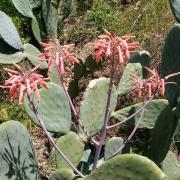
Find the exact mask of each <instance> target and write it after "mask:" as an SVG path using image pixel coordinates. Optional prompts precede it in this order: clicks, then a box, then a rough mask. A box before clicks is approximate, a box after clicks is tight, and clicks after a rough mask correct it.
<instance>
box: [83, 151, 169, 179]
mask: <svg viewBox="0 0 180 180" xmlns="http://www.w3.org/2000/svg"><path fill="white" fill-rule="evenodd" d="M95 179H97V180H110V179H111V180H117V179H118V180H136V179H141V180H147V179H152V180H165V179H166V175H165V174H164V173H163V172H162V171H161V169H160V168H159V167H158V166H157V165H156V164H154V163H153V162H152V161H151V160H150V159H148V158H146V157H144V156H140V155H137V154H123V155H118V156H116V157H114V158H112V159H110V160H107V161H106V162H105V163H104V164H103V165H101V166H100V167H99V168H97V169H96V170H94V171H93V172H92V173H91V174H90V175H89V176H87V177H86V178H84V180H95Z"/></svg>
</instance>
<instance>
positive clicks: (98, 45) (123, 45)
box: [91, 29, 140, 64]
mask: <svg viewBox="0 0 180 180" xmlns="http://www.w3.org/2000/svg"><path fill="white" fill-rule="evenodd" d="M104 33H105V34H104V35H100V36H98V40H96V41H95V42H93V43H91V46H92V47H93V49H94V53H93V57H94V59H95V60H96V62H97V63H99V61H100V60H101V58H105V60H111V59H113V57H114V56H116V55H117V57H118V62H117V63H119V64H122V63H124V62H125V61H127V60H128V59H129V58H130V53H131V52H134V50H135V49H137V48H140V45H139V43H137V42H129V43H128V42H127V41H128V40H130V39H132V38H134V37H135V36H134V35H124V36H121V37H118V36H117V34H115V33H114V34H112V33H110V32H108V31H107V30H106V29H105V30H104Z"/></svg>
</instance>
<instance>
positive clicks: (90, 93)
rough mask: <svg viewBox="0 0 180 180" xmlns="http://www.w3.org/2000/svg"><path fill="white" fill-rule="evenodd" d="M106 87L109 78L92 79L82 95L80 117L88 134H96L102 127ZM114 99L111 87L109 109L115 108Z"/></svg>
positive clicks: (114, 95) (114, 91)
mask: <svg viewBox="0 0 180 180" xmlns="http://www.w3.org/2000/svg"><path fill="white" fill-rule="evenodd" d="M108 87H109V79H107V78H99V79H94V80H92V81H90V83H89V85H88V87H87V89H86V91H85V94H84V96H83V101H82V102H81V106H80V119H81V121H82V123H83V125H84V126H85V128H86V129H87V131H88V132H89V134H90V135H94V134H96V133H97V132H99V130H100V129H101V128H102V125H103V119H104V113H105V106H106V99H107V92H108ZM116 101H117V93H116V89H115V87H113V91H112V99H111V105H110V111H113V110H114V109H115V106H116Z"/></svg>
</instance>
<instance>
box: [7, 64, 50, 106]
mask: <svg viewBox="0 0 180 180" xmlns="http://www.w3.org/2000/svg"><path fill="white" fill-rule="evenodd" d="M14 67H15V68H16V70H12V69H9V68H4V70H5V71H6V72H7V73H8V74H9V75H10V78H9V79H8V80H6V81H5V86H3V88H8V89H9V96H10V99H11V101H15V99H16V98H17V97H19V104H23V101H24V95H25V94H27V95H28V96H30V95H31V94H32V93H33V92H35V97H36V101H37V102H39V101H40V94H39V90H38V86H41V87H44V88H48V85H47V83H46V82H45V80H47V78H43V76H42V75H40V74H37V73H35V71H36V70H37V69H38V68H39V66H36V67H35V68H33V69H32V70H31V71H23V70H22V69H21V67H20V66H18V65H17V64H14Z"/></svg>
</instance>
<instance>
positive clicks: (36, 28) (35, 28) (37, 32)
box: [31, 17, 42, 43]
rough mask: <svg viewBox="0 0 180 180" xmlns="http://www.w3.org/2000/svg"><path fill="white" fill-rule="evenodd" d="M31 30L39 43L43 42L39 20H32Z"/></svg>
mask: <svg viewBox="0 0 180 180" xmlns="http://www.w3.org/2000/svg"><path fill="white" fill-rule="evenodd" d="M31 28H32V31H33V34H34V37H35V38H36V40H37V41H38V42H39V43H40V42H42V40H41V33H40V28H39V24H38V21H37V19H36V18H35V17H34V18H32V21H31Z"/></svg>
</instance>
